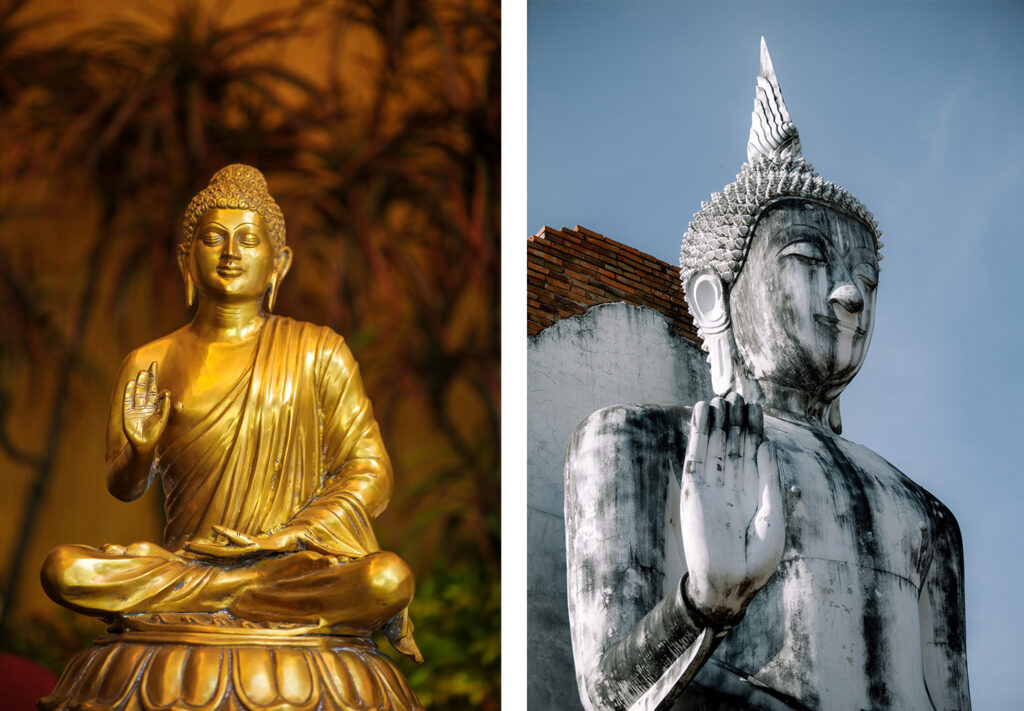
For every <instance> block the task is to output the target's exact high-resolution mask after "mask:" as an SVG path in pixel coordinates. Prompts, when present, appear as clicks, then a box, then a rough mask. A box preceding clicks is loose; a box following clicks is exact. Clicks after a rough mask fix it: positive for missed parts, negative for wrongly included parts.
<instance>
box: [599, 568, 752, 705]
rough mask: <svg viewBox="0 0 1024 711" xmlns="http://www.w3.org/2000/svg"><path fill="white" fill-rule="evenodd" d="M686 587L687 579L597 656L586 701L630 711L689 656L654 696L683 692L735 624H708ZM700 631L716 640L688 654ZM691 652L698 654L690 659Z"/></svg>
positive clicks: (708, 621)
mask: <svg viewBox="0 0 1024 711" xmlns="http://www.w3.org/2000/svg"><path fill="white" fill-rule="evenodd" d="M685 583H686V576H683V579H682V580H681V581H680V583H679V585H677V586H676V587H675V589H674V590H673V592H672V593H670V594H669V595H667V596H666V597H665V598H664V599H662V600H661V602H659V603H658V604H657V605H655V606H654V608H653V609H652V610H651V611H650V612H649V613H647V614H646V615H645V616H644V617H643V619H641V620H640V621H639V622H638V623H637V624H636V625H634V627H633V628H632V629H631V630H630V631H629V632H628V633H627V634H626V636H625V637H623V638H622V639H620V640H619V641H617V642H616V643H615V644H613V645H612V646H611V647H609V648H608V649H607V650H605V652H604V653H603V654H602V655H601V658H600V660H599V662H598V665H597V669H596V672H595V673H593V674H592V675H591V681H590V683H589V684H588V686H589V687H590V697H591V700H592V701H593V702H594V703H595V704H596V705H598V706H600V707H601V708H608V709H627V708H629V707H630V706H631V705H632V704H633V703H635V702H636V700H637V699H638V698H639V697H641V696H642V695H643V694H644V693H645V692H647V691H648V690H649V689H651V688H652V687H653V686H655V685H656V684H658V683H659V681H660V680H661V679H662V676H663V675H664V674H665V672H666V671H667V670H669V668H670V667H671V666H672V665H673V664H674V663H675V662H676V661H677V660H679V659H681V658H683V657H686V656H689V657H691V658H690V659H689V662H688V664H687V667H686V668H685V669H682V670H678V674H677V678H675V679H672V680H669V685H668V688H666V689H664V690H659V693H663V694H664V696H666V697H667V696H669V695H670V694H673V693H678V692H680V691H682V688H685V686H686V684H687V683H688V682H689V680H690V679H692V678H693V676H694V675H695V674H696V673H697V672H698V671H699V670H700V668H701V667H702V666H703V665H704V663H705V662H706V661H707V659H708V657H709V656H710V653H711V652H712V651H713V650H714V646H717V639H719V638H720V636H721V635H723V634H724V633H725V631H727V630H728V629H730V628H731V627H732V626H733V625H734V624H736V623H737V622H739V619H736V620H733V621H732V622H731V623H730V624H728V625H725V626H716V625H713V624H712V622H711V621H710V620H709V619H708V618H707V617H705V616H704V615H703V614H701V613H700V612H699V611H698V610H696V609H695V608H694V607H693V606H692V605H691V604H690V603H689V601H688V600H687V599H686V596H685V592H684V588H685ZM705 631H708V632H709V635H710V636H711V637H714V638H715V642H716V644H715V645H707V646H706V648H705V649H702V650H693V649H692V648H693V647H694V645H697V644H698V643H699V640H700V639H701V633H702V632H705ZM709 635H705V638H708V637H709ZM694 651H697V652H698V653H696V654H693V653H692V652H694Z"/></svg>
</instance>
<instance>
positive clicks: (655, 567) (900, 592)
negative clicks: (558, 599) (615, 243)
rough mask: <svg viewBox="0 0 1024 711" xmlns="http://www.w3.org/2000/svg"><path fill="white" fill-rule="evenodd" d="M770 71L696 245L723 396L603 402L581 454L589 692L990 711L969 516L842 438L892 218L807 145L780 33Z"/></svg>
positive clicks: (569, 467)
mask: <svg viewBox="0 0 1024 711" xmlns="http://www.w3.org/2000/svg"><path fill="white" fill-rule="evenodd" d="M757 82H758V83H757V93H756V98H755V104H754V113H753V120H752V126H751V132H750V142H749V143H748V147H747V154H748V162H747V163H746V164H744V165H743V167H742V169H741V171H740V173H739V175H738V176H737V179H736V182H734V183H732V184H730V185H729V186H727V187H726V188H725V189H724V190H723V191H722V192H721V193H716V194H714V195H713V196H712V198H711V200H710V201H709V202H705V203H703V205H702V208H701V210H700V211H699V212H698V213H697V214H696V215H695V216H694V220H693V222H692V223H691V224H690V227H689V230H688V232H687V234H686V236H685V238H684V242H683V247H682V255H681V278H682V281H683V288H684V289H685V292H686V298H687V303H688V304H689V306H690V310H691V313H692V314H693V317H694V320H695V322H696V324H697V326H698V327H699V329H700V333H701V335H702V337H703V339H704V348H705V349H706V350H707V351H708V362H709V364H710V366H711V374H712V378H711V379H712V387H713V389H714V391H715V395H716V396H717V397H715V398H714V399H712V400H711V401H710V402H699V403H696V404H695V405H694V406H693V407H683V406H679V407H664V406H642V405H619V406H613V407H609V408H605V409H602V410H599V411H598V412H595V413H594V414H593V415H591V416H590V417H589V418H588V419H587V420H585V421H584V422H583V423H582V424H581V425H580V427H579V428H578V430H577V431H576V433H575V435H574V436H573V439H572V441H571V443H570V445H569V449H568V452H567V454H566V465H565V477H566V501H565V507H566V543H567V564H568V570H567V572H568V587H569V591H568V592H569V606H570V620H571V625H572V638H573V654H574V658H575V663H576V674H577V680H578V683H579V690H580V695H581V698H582V700H583V703H584V706H585V707H586V708H587V709H589V710H591V711H597V710H599V709H600V710H605V709H711V710H714V709H836V710H837V711H838V710H843V711H849V710H850V709H905V710H921V711H923V710H926V709H927V710H931V709H937V710H943V709H946V710H952V709H957V710H960V711H962V710H964V709H969V708H970V694H969V689H968V679H967V658H966V650H965V626H964V585H963V545H962V542H961V538H960V531H959V528H958V526H957V523H956V520H955V519H954V517H953V515H952V514H951V513H950V512H949V510H948V509H947V508H946V507H945V506H944V505H943V504H942V503H940V502H939V501H938V500H937V499H936V498H935V497H934V496H932V495H931V494H929V493H928V492H927V491H925V490H924V489H923V488H922V487H921V486H919V485H917V484H915V483H914V482H913V481H911V480H910V479H909V478H907V477H906V476H905V475H903V474H902V473H901V472H900V471H898V470H897V469H896V468H895V467H894V466H892V465H891V464H889V463H888V462H887V461H885V460H884V459H883V458H882V457H880V456H879V455H877V454H875V453H874V452H872V451H871V450H870V449H867V448H866V447H863V446H861V445H858V444H854V443H852V442H849V441H847V440H845V439H843V438H842V437H840V436H839V435H840V433H841V429H842V427H841V419H840V414H839V396H840V394H841V393H842V391H843V389H844V388H845V387H846V385H847V384H849V383H850V381H851V380H852V379H853V377H854V376H855V375H856V374H857V371H858V370H859V369H860V366H861V364H862V363H863V362H864V357H865V355H866V353H867V348H868V344H869V342H870V340H871V331H872V326H873V322H874V308H875V290H876V287H877V285H878V279H879V268H878V262H879V260H880V259H881V256H880V254H879V250H880V248H881V246H882V245H881V242H880V241H879V236H880V233H879V231H878V228H877V223H876V222H875V221H874V220H873V218H872V216H871V214H870V213H869V212H868V211H867V210H866V209H865V208H864V206H863V205H861V203H860V202H859V201H857V200H856V199H855V198H854V197H853V196H851V195H850V194H849V193H848V192H847V191H846V190H844V189H843V188H841V187H839V186H837V185H835V184H833V183H831V182H829V181H826V180H824V179H822V178H821V177H820V176H819V175H818V174H817V173H816V172H815V171H814V169H813V168H812V167H811V166H810V165H809V164H808V163H806V162H805V160H804V158H803V156H802V154H801V149H800V142H799V138H798V134H797V131H796V127H795V126H794V125H793V123H792V121H791V120H790V116H789V112H788V111H787V109H786V106H785V104H784V103H783V100H782V94H781V92H780V90H779V85H778V81H777V79H776V77H775V72H774V69H773V68H772V64H771V59H770V58H769V56H768V52H767V49H766V48H765V46H764V41H763V40H762V45H761V73H760V76H759V77H758V80H757ZM880 405H883V406H884V403H880Z"/></svg>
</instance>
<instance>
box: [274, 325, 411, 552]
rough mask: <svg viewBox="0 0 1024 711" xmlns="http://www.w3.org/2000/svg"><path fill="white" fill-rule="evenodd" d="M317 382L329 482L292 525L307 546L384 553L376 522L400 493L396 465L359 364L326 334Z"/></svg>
mask: <svg viewBox="0 0 1024 711" xmlns="http://www.w3.org/2000/svg"><path fill="white" fill-rule="evenodd" d="M323 331H324V332H323V335H322V336H321V338H320V343H319V344H318V348H317V364H316V372H315V376H314V377H315V382H316V390H317V398H318V404H319V413H320V429H321V434H320V444H321V461H322V463H323V470H322V471H324V472H325V478H324V482H323V484H322V485H321V487H320V490H319V491H318V492H317V494H316V495H315V496H314V498H313V500H312V501H310V503H309V504H308V505H307V506H305V507H304V508H303V509H302V510H301V511H300V512H299V513H298V514H297V515H296V516H295V518H294V519H293V520H292V522H291V523H290V525H293V526H297V527H299V528H303V529H305V531H304V533H303V534H302V535H301V536H300V540H302V541H303V542H304V543H305V544H306V546H307V547H309V548H311V549H313V550H318V551H320V552H323V553H328V554H332V555H344V556H348V557H353V558H358V557H362V556H364V555H366V554H367V553H371V552H374V551H376V550H379V548H380V546H379V545H378V543H377V539H376V537H375V536H374V533H373V529H372V526H371V523H370V522H371V520H372V519H373V518H376V517H377V516H378V515H380V513H381V512H382V511H383V510H384V509H385V507H386V506H387V504H388V501H389V500H390V499H391V494H392V492H393V489H394V478H393V474H392V471H391V460H390V459H389V458H388V454H387V451H386V450H385V449H384V443H383V441H382V440H381V435H380V428H379V427H378V426H377V421H376V420H375V419H374V417H373V408H372V406H371V405H370V400H369V398H368V397H367V396H366V390H365V388H364V387H363V381H362V378H361V377H360V376H359V364H358V363H356V360H355V358H354V357H353V356H352V352H351V351H350V350H349V348H348V346H347V345H345V342H344V340H343V339H342V338H341V337H340V336H338V335H337V334H335V333H334V332H333V331H331V330H330V329H326V328H325V329H323Z"/></svg>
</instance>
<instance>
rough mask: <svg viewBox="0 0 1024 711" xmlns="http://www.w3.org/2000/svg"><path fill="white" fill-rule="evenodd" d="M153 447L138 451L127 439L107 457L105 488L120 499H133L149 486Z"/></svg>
mask: <svg viewBox="0 0 1024 711" xmlns="http://www.w3.org/2000/svg"><path fill="white" fill-rule="evenodd" d="M154 451H155V448H152V449H149V450H148V451H140V450H137V449H135V448H134V447H132V445H131V444H130V443H128V442H127V441H126V442H125V443H124V446H123V447H121V449H120V450H118V452H117V453H116V454H114V455H112V456H110V457H108V458H107V490H108V491H110V493H111V494H113V495H114V496H116V497H117V498H118V499H120V500H121V501H134V500H135V499H137V498H139V497H140V496H142V495H143V494H144V493H145V492H146V489H148V488H149V484H150V481H151V478H152V477H151V473H152V469H153V458H154Z"/></svg>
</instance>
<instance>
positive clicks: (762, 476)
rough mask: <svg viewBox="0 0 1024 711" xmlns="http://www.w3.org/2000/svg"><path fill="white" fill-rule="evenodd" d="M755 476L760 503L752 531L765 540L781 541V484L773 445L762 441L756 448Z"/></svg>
mask: <svg viewBox="0 0 1024 711" xmlns="http://www.w3.org/2000/svg"><path fill="white" fill-rule="evenodd" d="M757 477H758V488H759V489H760V492H761V496H760V500H761V505H760V507H759V508H758V509H757V513H756V514H754V532H755V533H756V534H757V537H758V538H760V539H762V540H765V539H768V538H772V539H774V538H776V537H777V538H778V540H779V541H780V542H781V541H782V526H783V521H782V485H781V484H780V483H779V458H778V453H777V450H776V449H775V445H773V444H772V443H771V442H767V441H765V442H762V443H761V445H760V446H759V447H758V448H757Z"/></svg>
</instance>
